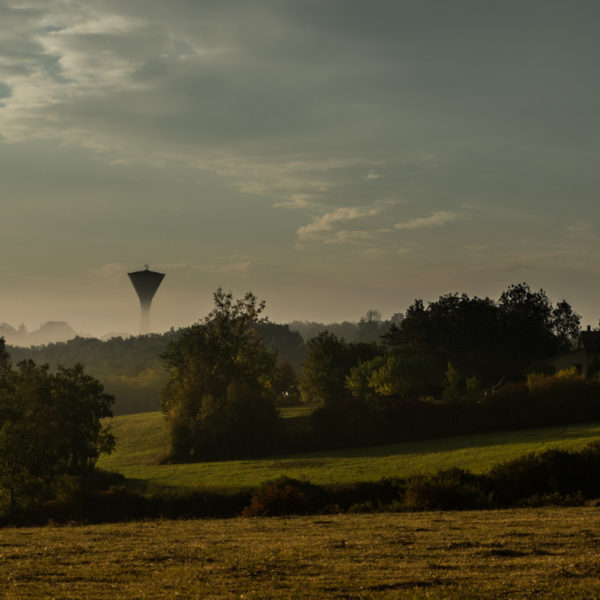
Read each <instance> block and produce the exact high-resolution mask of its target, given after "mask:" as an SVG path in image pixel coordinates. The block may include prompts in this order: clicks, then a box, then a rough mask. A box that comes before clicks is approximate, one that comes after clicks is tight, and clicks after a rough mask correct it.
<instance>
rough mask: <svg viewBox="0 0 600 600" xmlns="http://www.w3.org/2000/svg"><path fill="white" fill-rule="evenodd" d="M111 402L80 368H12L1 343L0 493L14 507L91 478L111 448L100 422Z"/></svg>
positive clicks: (26, 364) (22, 364) (111, 441)
mask: <svg viewBox="0 0 600 600" xmlns="http://www.w3.org/2000/svg"><path fill="white" fill-rule="evenodd" d="M113 402H114V398H113V397H112V396H110V395H109V394H105V393H104V390H103V387H102V385H101V384H100V383H99V382H98V381H97V380H96V379H94V378H93V377H91V376H89V375H87V374H86V373H85V372H84V370H83V367H82V366H81V365H76V366H74V367H73V368H70V369H67V368H64V367H59V368H58V369H57V371H56V372H55V373H50V372H49V369H48V366H47V365H41V366H40V365H36V364H35V363H34V362H33V361H31V360H28V361H22V362H20V363H19V364H18V365H17V368H16V369H13V368H12V365H11V362H10V357H9V356H8V354H7V352H6V349H5V346H4V340H3V339H1V338H0V493H2V495H3V496H4V498H5V500H6V501H7V502H8V504H10V506H11V507H12V508H14V507H15V506H16V505H17V504H18V503H20V502H24V501H26V500H28V501H32V500H34V499H36V498H38V497H40V496H43V495H46V496H52V495H53V494H54V492H55V491H56V486H57V485H58V484H59V482H60V481H61V480H64V478H66V477H68V478H71V479H72V480H73V481H75V483H77V482H78V481H81V480H83V479H84V478H85V477H86V476H88V475H90V474H91V473H92V471H93V470H94V467H95V464H96V461H97V460H98V458H99V456H100V454H101V453H104V452H110V451H111V450H112V448H113V446H114V437H113V436H112V434H111V433H110V431H109V429H108V428H107V426H106V425H104V423H103V421H102V420H103V419H104V418H105V417H110V416H112V412H111V405H112V403H113Z"/></svg>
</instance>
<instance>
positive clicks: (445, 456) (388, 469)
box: [99, 413, 600, 489]
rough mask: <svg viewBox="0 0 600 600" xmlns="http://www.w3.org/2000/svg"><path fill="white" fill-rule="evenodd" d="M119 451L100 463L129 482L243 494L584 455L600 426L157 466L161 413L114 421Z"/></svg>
mask: <svg viewBox="0 0 600 600" xmlns="http://www.w3.org/2000/svg"><path fill="white" fill-rule="evenodd" d="M113 430H114V433H115V435H116V436H117V449H116V451H115V453H114V454H113V455H112V456H109V457H104V458H102V459H101V461H100V463H99V466H100V467H102V468H105V469H110V470H115V471H118V472H120V473H122V474H123V475H125V477H127V478H130V479H137V480H143V481H146V482H149V483H153V484H158V485H168V486H183V487H198V486H199V487H205V488H209V489H236V488H244V487H256V486H258V485H260V483H262V482H263V481H266V480H268V479H274V478H276V477H278V476H280V475H287V476H288V477H293V478H297V479H303V478H304V479H308V480H310V481H312V482H313V483H319V484H327V483H350V482H354V481H375V480H378V479H381V478H382V477H392V476H394V477H396V476H397V477H406V476H408V475H414V474H417V473H435V472H436V471H438V470H439V469H446V468H450V467H461V468H464V469H468V470H470V471H473V472H474V473H482V472H484V471H487V470H488V469H489V468H490V467H491V466H493V465H494V464H496V463H498V462H501V461H504V460H509V459H514V458H517V457H519V456H522V455H523V454H527V453H529V452H539V451H542V450H547V449H548V448H563V449H567V450H578V449H580V448H582V447H584V446H585V445H587V444H588V443H589V442H591V441H594V440H597V439H599V438H600V424H598V423H594V424H584V425H573V426H563V427H552V428H544V429H527V430H522V431H510V432H500V433H490V434H478V435H469V436H460V437H454V438H443V439H439V440H428V441H422V442H411V443H405V444H392V445H386V446H372V447H362V448H351V449H347V450H334V451H329V452H315V453H309V454H303V455H294V456H281V457H274V458H265V459H256V460H234V461H221V462H202V463H191V464H181V465H171V464H165V465H160V464H156V463H157V462H158V461H159V459H160V457H163V456H165V455H166V454H167V452H168V436H167V434H166V430H165V426H164V420H163V417H162V415H161V414H160V413H145V414H140V415H128V416H123V417H117V418H115V419H114V425H113Z"/></svg>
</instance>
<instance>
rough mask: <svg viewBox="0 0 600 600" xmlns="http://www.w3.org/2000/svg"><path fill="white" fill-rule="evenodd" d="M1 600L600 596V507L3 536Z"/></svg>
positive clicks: (133, 526) (166, 524) (27, 531)
mask: <svg viewBox="0 0 600 600" xmlns="http://www.w3.org/2000/svg"><path fill="white" fill-rule="evenodd" d="M0 597H1V598H5V599H10V600H13V599H24V598H35V599H39V598H61V599H62V598H87V599H91V598H111V599H117V598H127V599H132V598H177V597H179V598H239V599H248V598H257V599H258V598H261V599H263V598H417V599H418V598H448V599H450V598H452V599H459V598H460V599H469V598H490V599H491V598H511V599H519V598H536V599H538V598H562V599H584V598H585V599H591V598H597V597H600V508H592V507H586V508H546V509H524V510H510V511H492V512H484V511H481V512H457V513H417V514H374V515H334V516H330V515H327V516H316V517H315V516H313V517H292V518H262V519H231V520H202V521H147V522H140V523H127V524H119V525H98V526H60V527H58V526H56V527H55V526H48V527H44V528H23V529H4V530H0Z"/></svg>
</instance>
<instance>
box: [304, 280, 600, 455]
mask: <svg viewBox="0 0 600 600" xmlns="http://www.w3.org/2000/svg"><path fill="white" fill-rule="evenodd" d="M578 333H579V316H578V315H576V314H575V313H574V312H573V311H572V309H571V307H570V306H569V304H568V303H567V302H566V301H564V300H563V301H562V302H559V303H558V304H557V305H556V306H553V305H552V303H551V302H550V300H549V299H548V297H547V295H546V294H545V293H544V292H543V290H540V291H538V292H535V291H532V290H531V289H530V288H529V286H528V285H527V284H517V285H512V286H510V287H509V288H508V289H507V290H506V291H505V292H503V293H502V295H501V296H500V298H499V299H498V300H497V301H494V300H491V299H489V298H477V297H474V298H470V297H469V296H467V295H466V294H462V295H459V294H449V295H445V296H442V297H440V298H439V299H438V300H437V301H435V302H431V303H429V305H428V306H425V305H424V303H423V302H422V301H421V300H416V301H415V302H414V303H413V304H412V305H411V306H410V307H409V308H408V310H407V311H406V314H405V317H404V319H403V320H402V321H401V323H400V324H399V325H394V326H392V327H391V328H390V330H389V331H388V332H387V333H386V334H384V335H383V337H382V340H381V342H380V343H375V344H370V345H361V344H356V343H348V342H344V341H343V340H340V339H338V338H337V337H336V336H333V335H331V334H326V333H324V334H321V335H319V336H318V337H316V338H314V339H312V340H311V341H310V342H309V344H308V347H309V352H308V356H307V359H306V361H305V363H304V369H303V371H302V373H301V376H300V390H301V393H302V398H303V400H304V401H306V402H314V403H316V404H317V409H316V410H315V412H314V413H313V416H312V434H313V436H314V438H313V444H314V446H315V447H317V446H319V447H331V446H337V447H344V446H352V445H360V444H376V443H385V442H396V441H407V440H416V439H424V438H427V437H438V436H448V435H455V434H462V433H472V432H478V431H490V430H498V429H506V428H520V427H531V426H534V427H535V426H543V425H550V424H558V423H569V422H576V421H581V420H588V419H595V418H598V417H600V383H598V382H597V381H596V380H593V379H585V378H584V377H582V376H580V375H579V374H577V373H574V372H573V373H569V374H568V376H567V375H563V376H562V377H559V378H556V377H551V376H549V377H548V378H546V379H544V380H543V383H542V382H541V381H534V380H533V379H530V380H529V381H527V382H526V377H527V374H528V372H529V371H531V370H532V369H533V366H532V365H533V363H534V362H535V361H536V360H538V361H539V360H540V359H545V358H549V357H551V356H553V355H555V354H557V353H559V352H562V351H565V350H567V349H569V348H570V347H571V346H572V344H573V343H574V340H575V339H576V338H577V335H578Z"/></svg>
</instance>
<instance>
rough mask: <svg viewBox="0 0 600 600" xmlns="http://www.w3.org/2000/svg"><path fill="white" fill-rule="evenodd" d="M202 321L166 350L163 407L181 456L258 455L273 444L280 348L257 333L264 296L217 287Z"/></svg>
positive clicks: (173, 450) (177, 457)
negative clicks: (212, 304) (271, 346)
mask: <svg viewBox="0 0 600 600" xmlns="http://www.w3.org/2000/svg"><path fill="white" fill-rule="evenodd" d="M214 302H215V307H214V309H213V310H212V312H211V313H210V314H209V315H208V316H207V317H206V318H205V320H204V323H199V324H196V325H194V326H192V327H190V328H189V329H187V330H184V331H183V332H182V333H181V335H180V337H179V339H178V340H176V341H174V342H172V343H171V344H169V347H168V348H167V350H166V352H165V353H164V354H163V359H164V361H165V366H166V368H167V370H168V372H169V380H168V382H167V384H166V386H165V387H164V389H163V392H162V407H163V411H164V412H165V415H166V417H167V423H168V426H169V431H170V434H171V456H172V458H173V459H175V460H190V459H198V460H199V459H202V458H222V457H231V456H250V455H259V454H263V453H265V452H268V451H270V450H272V449H273V448H274V446H275V443H276V438H277V436H278V427H279V419H278V416H277V411H276V409H275V404H274V391H273V387H272V377H273V371H274V368H275V362H276V361H275V353H274V352H273V351H270V350H268V349H267V348H266V347H265V345H264V343H263V341H262V338H261V336H260V334H259V332H258V328H257V326H258V324H259V323H260V322H261V321H263V319H262V317H261V313H262V312H263V310H264V306H265V305H264V302H260V303H259V302H258V301H257V299H256V297H255V296H254V294H252V293H251V292H248V293H247V294H246V295H245V296H244V298H242V299H240V300H234V299H233V296H232V294H231V293H225V292H223V290H222V289H221V288H219V289H218V290H217V291H216V292H215V294H214Z"/></svg>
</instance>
